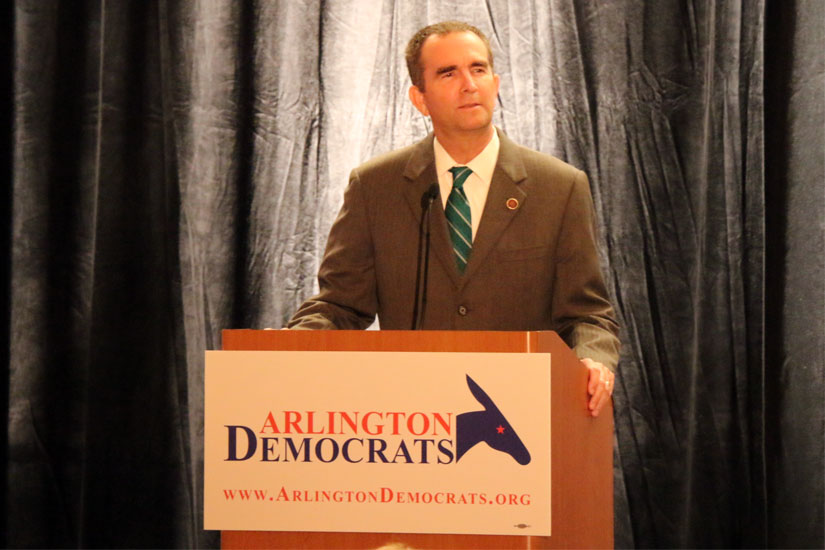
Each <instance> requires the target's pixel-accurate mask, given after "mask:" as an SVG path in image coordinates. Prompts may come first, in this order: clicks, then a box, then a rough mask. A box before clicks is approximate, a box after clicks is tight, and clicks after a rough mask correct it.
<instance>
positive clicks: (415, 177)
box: [403, 134, 483, 286]
mask: <svg viewBox="0 0 825 550" xmlns="http://www.w3.org/2000/svg"><path fill="white" fill-rule="evenodd" d="M403 176H404V177H405V178H407V179H408V180H409V182H410V183H409V185H405V186H404V196H405V197H406V200H407V203H408V204H409V206H410V209H411V210H412V213H413V216H414V217H415V219H416V220H420V219H421V213H422V209H421V197H422V196H423V195H424V193H425V192H426V191H427V189H428V188H429V187H430V185H432V184H433V183H435V184H438V175H437V174H436V172H435V153H434V152H433V134H430V135H429V136H427V137H426V138H425V139H424V140H422V141H420V142H419V143H418V144H416V145H415V146H414V148H413V152H412V154H411V155H410V159H409V160H408V161H407V166H406V167H405V168H404V173H403ZM443 204H444V203H443V201H442V200H441V198H440V194H439V197H437V198H436V200H435V201H434V202H433V206H432V210H430V253H431V254H433V255H434V256H435V257H436V258H438V261H440V262H441V263H442V264H444V268H445V271H446V272H447V274H448V275H449V277H450V280H451V281H452V283H453V285H455V286H458V284H459V274H458V269H456V265H455V257H454V256H453V245H452V243H451V242H450V236H449V233H448V232H447V218H445V217H444V207H443ZM482 219H483V218H482ZM416 227H418V226H416Z"/></svg>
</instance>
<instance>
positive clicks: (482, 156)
mask: <svg viewBox="0 0 825 550" xmlns="http://www.w3.org/2000/svg"><path fill="white" fill-rule="evenodd" d="M500 145H501V142H500V141H499V139H498V132H497V131H493V137H492V138H491V139H490V142H489V143H488V144H487V145H486V146H485V147H484V149H482V151H481V152H480V153H479V154H478V155H476V156H475V157H474V158H473V159H472V160H471V161H470V162H468V163H467V164H459V163H457V162H456V161H455V160H453V157H451V156H450V153H448V152H447V150H446V149H444V146H443V145H441V143H439V142H438V138H434V139H433V150H434V151H435V171H436V173H437V174H438V175H439V176H441V175H442V174H444V173H445V172H447V170H449V169H450V168H452V167H453V166H467V167H469V168H470V170H472V171H473V174H476V175H477V176H478V177H480V178H481V179H482V181H484V182H485V183H487V184H488V185H489V184H490V182H491V181H492V180H493V171H494V170H495V169H496V161H497V160H498V150H499V147H500Z"/></svg>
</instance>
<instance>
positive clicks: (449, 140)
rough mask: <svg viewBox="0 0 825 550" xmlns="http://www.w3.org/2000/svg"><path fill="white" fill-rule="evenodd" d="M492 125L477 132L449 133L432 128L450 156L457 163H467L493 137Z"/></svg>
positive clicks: (493, 129)
mask: <svg viewBox="0 0 825 550" xmlns="http://www.w3.org/2000/svg"><path fill="white" fill-rule="evenodd" d="M493 132H495V128H493V125H492V124H491V125H490V126H488V127H486V128H483V129H481V130H479V131H477V132H462V133H460V134H451V133H445V132H439V131H438V130H434V133H435V136H436V137H437V138H438V142H439V143H440V144H441V146H442V147H444V150H445V151H447V152H448V153H449V154H450V156H451V157H452V158H453V160H455V161H456V162H457V163H459V164H467V163H468V162H470V161H471V160H473V159H474V158H476V157H477V156H478V154H479V153H481V152H482V151H483V150H484V148H485V147H487V144H488V143H490V140H491V139H492V138H493Z"/></svg>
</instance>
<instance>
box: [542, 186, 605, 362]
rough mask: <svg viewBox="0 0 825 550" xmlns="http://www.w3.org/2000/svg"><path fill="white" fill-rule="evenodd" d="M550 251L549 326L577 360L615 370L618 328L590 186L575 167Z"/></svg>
mask: <svg viewBox="0 0 825 550" xmlns="http://www.w3.org/2000/svg"><path fill="white" fill-rule="evenodd" d="M576 172H577V174H576V177H575V180H574V183H573V187H572V190H571V192H570V195H569V197H568V199H567V206H566V208H565V210H564V219H563V220H562V227H561V233H560V237H559V242H558V247H557V249H556V262H557V267H556V274H555V281H554V292H553V325H554V326H555V327H557V328H556V330H557V331H558V333H559V336H561V337H562V339H563V340H564V341H565V342H566V343H567V345H569V346H570V347H571V348H573V350H574V351H575V352H576V354H577V355H578V356H579V357H580V358H585V357H589V358H590V359H593V360H595V361H599V362H601V363H604V364H605V365H606V366H607V367H608V368H610V369H611V370H614V371H615V369H616V365H617V363H618V360H619V347H620V344H619V338H618V333H619V327H618V324H617V323H616V321H615V314H614V312H613V308H612V307H611V305H610V300H609V298H608V294H607V289H606V287H605V284H604V280H603V278H602V274H601V269H600V266H599V256H598V251H597V248H596V224H595V213H594V211H593V200H592V198H591V196H590V185H589V183H588V181H587V176H586V175H585V174H584V172H582V171H580V170H577V171H576Z"/></svg>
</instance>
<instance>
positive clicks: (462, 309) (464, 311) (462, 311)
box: [458, 306, 467, 316]
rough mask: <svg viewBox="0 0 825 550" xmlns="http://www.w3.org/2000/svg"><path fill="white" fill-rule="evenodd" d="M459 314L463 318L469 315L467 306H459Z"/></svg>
mask: <svg viewBox="0 0 825 550" xmlns="http://www.w3.org/2000/svg"><path fill="white" fill-rule="evenodd" d="M458 314H459V315H461V316H464V315H467V308H466V307H465V306H458Z"/></svg>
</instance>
